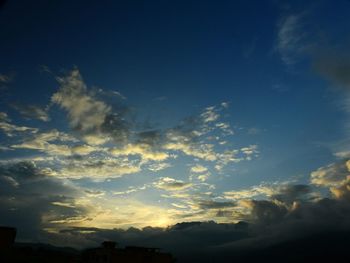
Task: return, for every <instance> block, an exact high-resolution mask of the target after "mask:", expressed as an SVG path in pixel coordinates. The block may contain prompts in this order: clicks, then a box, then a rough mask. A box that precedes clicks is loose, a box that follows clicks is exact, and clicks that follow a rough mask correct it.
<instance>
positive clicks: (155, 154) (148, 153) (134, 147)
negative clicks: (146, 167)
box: [110, 144, 169, 161]
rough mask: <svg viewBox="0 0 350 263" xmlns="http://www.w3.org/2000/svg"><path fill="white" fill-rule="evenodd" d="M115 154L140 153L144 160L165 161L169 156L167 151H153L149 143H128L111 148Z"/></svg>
mask: <svg viewBox="0 0 350 263" xmlns="http://www.w3.org/2000/svg"><path fill="white" fill-rule="evenodd" d="M110 152H111V154H113V155H115V156H128V155H139V156H141V158H142V159H144V160H152V161H164V160H166V159H168V158H169V154H168V153H166V152H159V151H152V148H151V147H150V146H149V144H127V145H125V146H124V147H123V148H113V149H111V150H110Z"/></svg>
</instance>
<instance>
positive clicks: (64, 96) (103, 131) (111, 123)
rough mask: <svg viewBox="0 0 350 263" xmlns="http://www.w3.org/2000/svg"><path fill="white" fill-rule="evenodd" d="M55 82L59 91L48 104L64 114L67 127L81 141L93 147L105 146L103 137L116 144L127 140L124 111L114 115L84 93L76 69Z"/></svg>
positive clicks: (98, 101) (110, 110) (89, 93)
mask: <svg viewBox="0 0 350 263" xmlns="http://www.w3.org/2000/svg"><path fill="white" fill-rule="evenodd" d="M57 81H58V83H59V84H60V87H59V90H58V91H57V92H56V93H55V94H53V95H52V98H51V100H52V102H53V103H55V104H57V105H59V106H60V107H61V108H63V109H65V110H66V111H67V113H68V118H69V122H70V125H71V127H72V128H73V129H74V130H76V131H79V132H80V133H81V134H82V137H83V138H85V139H87V140H88V141H89V142H92V141H93V142H94V144H98V143H104V142H106V141H107V139H106V136H110V137H111V138H112V139H114V140H115V141H117V142H123V141H125V140H126V139H127V138H128V136H129V127H128V124H127V121H126V120H125V109H123V108H120V109H119V111H115V112H114V111H113V109H112V107H111V106H109V105H107V104H106V103H105V102H103V101H102V100H99V99H98V98H97V97H96V96H95V94H94V93H93V92H91V91H89V90H88V89H87V86H86V84H85V82H84V81H83V79H82V77H81V75H80V72H79V70H78V69H77V68H75V69H73V70H72V71H71V72H70V73H69V74H67V75H66V76H64V77H58V78H57ZM96 137H97V138H96ZM100 137H102V138H105V139H101V138H100Z"/></svg>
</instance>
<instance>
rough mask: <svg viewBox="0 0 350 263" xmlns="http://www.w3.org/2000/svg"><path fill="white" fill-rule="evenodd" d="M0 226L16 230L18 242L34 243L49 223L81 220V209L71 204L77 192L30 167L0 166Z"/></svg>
mask: <svg viewBox="0 0 350 263" xmlns="http://www.w3.org/2000/svg"><path fill="white" fill-rule="evenodd" d="M0 182H1V183H0V213H1V218H0V224H1V225H13V226H16V227H17V228H18V235H19V239H20V240H21V239H22V240H23V239H25V240H28V239H31V240H35V239H37V238H39V236H40V235H41V234H42V233H43V231H44V229H45V228H49V227H53V223H52V221H55V220H61V219H67V218H72V217H76V216H83V215H84V213H85V208H83V207H82V206H79V205H74V206H73V205H72V206H57V204H59V203H61V204H68V203H71V204H74V203H75V201H74V200H75V198H76V197H77V196H78V195H79V190H78V189H76V188H75V187H73V186H72V185H70V184H68V183H67V182H64V181H62V180H57V179H55V178H52V177H50V176H49V175H48V174H47V173H46V172H45V170H41V169H39V168H37V167H36V166H35V165H34V164H33V163H29V162H19V163H9V164H6V165H3V164H1V165H0Z"/></svg>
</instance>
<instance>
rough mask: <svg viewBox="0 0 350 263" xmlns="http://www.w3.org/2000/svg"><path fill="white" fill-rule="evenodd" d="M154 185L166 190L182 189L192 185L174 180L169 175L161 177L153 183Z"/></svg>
mask: <svg viewBox="0 0 350 263" xmlns="http://www.w3.org/2000/svg"><path fill="white" fill-rule="evenodd" d="M154 186H155V187H156V188H159V189H163V190H168V191H179V190H184V189H186V188H189V187H191V186H192V184H191V183H185V182H184V181H181V180H175V179H174V178H171V177H162V178H160V179H159V181H157V182H155V183H154Z"/></svg>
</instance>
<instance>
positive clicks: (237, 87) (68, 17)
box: [0, 0, 350, 248]
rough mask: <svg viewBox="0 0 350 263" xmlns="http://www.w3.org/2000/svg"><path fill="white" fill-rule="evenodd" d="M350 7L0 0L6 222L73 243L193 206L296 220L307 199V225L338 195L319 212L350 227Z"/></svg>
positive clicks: (208, 215) (200, 214)
mask: <svg viewBox="0 0 350 263" xmlns="http://www.w3.org/2000/svg"><path fill="white" fill-rule="evenodd" d="M349 11H350V2H349V1H346V0H339V1H337V2H336V3H334V1H330V0H328V1H327V0H321V1H275V0H266V1H224V0H223V1H200V2H199V1H181V0H180V1H153V0H151V1H105V2H103V3H101V2H99V1H19V0H11V1H2V2H1V5H0V32H1V41H0V57H1V59H0V94H1V97H0V159H1V161H0V203H1V207H0V214H1V218H0V224H1V225H14V226H16V227H17V228H18V237H19V239H20V240H23V241H31V242H32V241H35V242H37V241H45V242H52V243H57V244H62V242H63V241H62V240H65V239H64V236H65V235H70V237H71V240H72V242H73V240H74V242H76V244H73V245H77V244H78V245H89V244H93V242H95V241H96V240H99V239H98V238H101V239H103V238H106V236H105V235H107V234H106V233H110V232H108V231H112V230H113V229H114V230H115V231H116V232H114V233H119V232H120V233H124V234H125V235H126V236H123V237H120V236H118V238H124V239H128V237H130V235H131V234H130V235H127V234H128V233H129V232H128V231H139V232H137V233H138V234H137V235H140V236H142V237H143V235H146V236H147V235H150V232H147V231H151V232H152V231H155V233H153V232H152V233H153V234H152V235H158V234H159V233H160V232H159V231H163V230H162V229H168V230H169V229H172V230H174V226H183V225H181V224H179V223H182V222H188V224H189V226H191V227H192V226H193V225H191V222H204V223H203V224H204V225H202V226H199V225H196V224H195V225H194V226H196V227H199V228H200V230H198V231H204V232H205V233H206V234H208V235H212V233H221V232H222V229H221V228H222V224H227V225H229V226H230V227H233V228H234V226H236V224H237V223H238V222H243V221H244V222H247V223H248V224H251V225H253V226H254V231H253V233H254V234H252V235H253V236H255V237H259V238H260V237H261V236H262V235H263V234H262V232H261V231H262V230H261V228H262V226H264V227H267V226H268V227H272V228H273V231H275V229H277V227H276V222H278V225H279V226H278V227H279V228H278V229H279V230H278V231H280V229H281V224H282V225H283V227H282V228H283V229H288V231H287V230H286V231H285V232H283V231H282V232H283V233H285V236H290V235H291V232H292V231H291V230H290V225H291V224H292V223H290V222H291V221H292V222H294V221H293V220H294V219H295V214H298V215H299V216H301V218H302V222H305V225H304V224H301V225H302V226H303V227H305V226H306V225H307V226H310V225H309V224H310V223H311V222H312V220H314V219H315V218H319V216H320V214H322V213H323V212H324V211H327V212H324V213H326V214H327V216H325V218H326V219H327V220H326V219H324V222H323V221H322V220H321V221H322V222H323V224H321V225H320V226H319V225H317V227H316V228H317V229H324V228H325V227H326V226H327V227H328V226H330V225H332V226H334V222H337V224H338V225H341V226H342V227H344V229H348V227H349V225H348V224H346V223H345V222H347V221H348V219H349V217H350V212H349V211H350V206H349V204H348V202H349V200H350V199H349V197H350V195H349V189H350V187H349V185H350V179H349V178H350V177H348V175H349V169H350V159H349V157H350V150H349V146H350V137H349V129H350V122H349V120H350V118H349V117H350V116H349V112H350V95H349V94H350V77H349V76H350V63H349V58H350V56H349V55H350V49H349V44H350V42H349V40H350V38H349V36H350V35H349V31H348V28H350V20H349V19H348V14H349ZM327 202H333V203H332V206H331V207H333V208H332V209H333V210H332V209H331V210H332V211H330V209H329V203H327ZM325 203H326V204H325ZM325 207H327V209H326V208H325ZM338 208H339V211H338V210H337V209H338ZM323 209H325V210H323ZM301 211H302V212H301ZM306 211H308V212H306ZM310 211H313V212H310ZM340 211H341V212H340ZM312 213H314V214H312ZM322 215H323V214H322ZM335 215H336V216H335ZM335 217H336V219H335ZM328 219H329V220H328ZM337 220H338V221H337ZM339 222H341V223H339ZM205 224H209V225H205ZM211 224H212V225H211ZM287 225H288V227H287ZM293 225H294V224H293ZM186 226H187V225H186ZM303 227H302V229H304V228H303ZM202 228H203V229H202ZM130 229H131V230H130ZM137 229H138V230H137ZM175 229H178V230H179V229H182V228H181V227H178V228H175ZM235 229H236V228H234V232H235V231H236V230H235ZM256 229H259V231H258V230H256ZM168 230H166V231H168ZM118 231H119V232H118ZM123 231H124V232H123ZM164 231H165V230H164ZM240 231H241V230H240ZM276 231H277V230H276ZM296 232H298V231H296ZM299 232H300V233H301V232H302V231H299ZM299 232H298V233H299ZM92 233H95V234H96V233H98V234H96V235H95V236H93V234H92ZM101 233H102V234H101ZM157 233H158V234H157ZM161 233H162V235H166V234H164V233H163V232H161ZM235 233H236V232H235ZM240 233H241V232H240ZM249 233H250V234H251V232H249ZM263 233H266V232H263ZM84 234H86V236H84ZM124 234H123V235H124ZM218 235H219V236H220V237H221V236H222V237H223V239H220V240H219V241H217V242H218V243H215V244H216V245H217V244H219V243H220V246H221V248H225V247H227V246H228V245H223V244H224V243H225V242H228V241H230V240H229V239H227V238H226V236H225V234H222V235H221V234H218ZM97 236H99V237H98V238H97ZM100 236H102V237H100ZM233 236H234V235H233ZM243 236H244V235H243ZM73 237H74V238H73ZM224 237H225V238H224ZM143 238H144V237H143ZM141 239H142V238H141ZM238 239H239V240H242V238H238ZM243 239H244V238H243ZM157 240H158V239H157ZM159 240H161V241H159ZM159 240H158V241H159V242H160V243H162V242H164V240H162V239H161V238H159ZM174 240H177V239H176V238H175V239H174ZM180 240H182V239H181V238H180ZM132 241H133V242H136V243H137V242H138V241H137V240H136V239H132ZM231 241H232V240H231ZM193 242H195V241H193ZM232 242H233V241H232ZM232 242H230V244H232ZM178 243H181V242H180V241H179V242H178ZM225 244H226V243H225ZM207 245H208V246H209V245H210V246H211V245H212V244H211V243H210V244H209V243H208V244H207ZM169 246H170V245H169ZM171 246H174V244H171ZM235 246H236V245H235Z"/></svg>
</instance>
